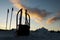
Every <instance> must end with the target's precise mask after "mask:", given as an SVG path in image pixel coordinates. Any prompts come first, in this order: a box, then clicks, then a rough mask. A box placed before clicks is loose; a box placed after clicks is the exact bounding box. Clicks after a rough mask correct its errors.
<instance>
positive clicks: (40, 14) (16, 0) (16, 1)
mask: <svg viewBox="0 0 60 40" xmlns="http://www.w3.org/2000/svg"><path fill="white" fill-rule="evenodd" d="M10 2H11V3H13V5H14V6H15V7H17V8H18V9H20V8H23V9H27V10H28V13H29V15H30V16H31V19H34V21H36V22H38V23H39V22H41V21H42V20H43V18H44V17H46V16H47V12H46V11H45V10H42V11H40V10H39V9H38V8H27V7H26V6H25V5H22V4H21V0H10ZM23 13H24V10H23ZM23 15H24V14H23Z"/></svg>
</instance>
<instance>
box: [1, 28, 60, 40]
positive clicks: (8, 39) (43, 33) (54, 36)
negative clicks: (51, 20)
mask: <svg viewBox="0 0 60 40" xmlns="http://www.w3.org/2000/svg"><path fill="white" fill-rule="evenodd" d="M0 40H60V33H57V32H50V31H48V30H47V29H45V28H41V29H37V30H36V31H31V32H30V35H29V36H19V37H18V36H16V30H9V31H8V30H5V31H4V30H0Z"/></svg>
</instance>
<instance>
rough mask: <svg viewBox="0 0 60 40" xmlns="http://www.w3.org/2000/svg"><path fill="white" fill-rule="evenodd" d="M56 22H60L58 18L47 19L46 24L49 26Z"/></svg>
mask: <svg viewBox="0 0 60 40" xmlns="http://www.w3.org/2000/svg"><path fill="white" fill-rule="evenodd" d="M57 20H60V17H52V18H50V19H48V21H47V24H51V23H53V22H55V21H57Z"/></svg>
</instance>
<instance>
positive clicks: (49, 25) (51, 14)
mask: <svg viewBox="0 0 60 40" xmlns="http://www.w3.org/2000/svg"><path fill="white" fill-rule="evenodd" d="M12 7H13V8H14V12H13V19H12V27H11V28H16V13H17V11H18V10H19V9H20V8H23V11H24V9H27V10H28V13H29V15H30V16H31V30H36V29H39V28H42V27H45V28H46V29H48V30H55V31H57V30H60V0H0V29H6V15H7V9H9V18H8V29H9V24H10V22H9V21H10V14H11V8H12ZM23 14H24V13H23Z"/></svg>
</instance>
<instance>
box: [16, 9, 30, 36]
mask: <svg viewBox="0 0 60 40" xmlns="http://www.w3.org/2000/svg"><path fill="white" fill-rule="evenodd" d="M19 12H20V14H19ZM18 14H19V15H20V17H19V24H18ZM27 17H29V20H28V19H27ZM21 22H22V9H20V10H19V11H18V13H17V15H16V28H17V31H16V33H17V35H18V36H28V35H29V34H30V16H29V14H27V10H25V24H24V25H22V24H21Z"/></svg>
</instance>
